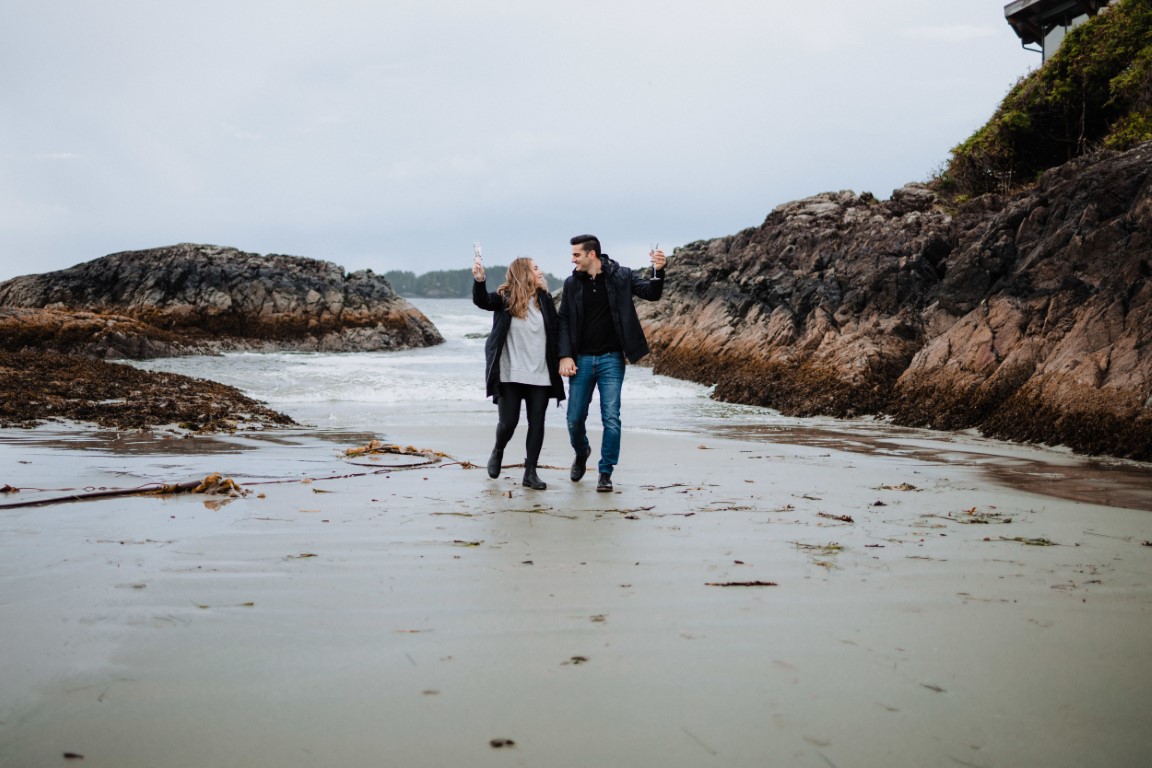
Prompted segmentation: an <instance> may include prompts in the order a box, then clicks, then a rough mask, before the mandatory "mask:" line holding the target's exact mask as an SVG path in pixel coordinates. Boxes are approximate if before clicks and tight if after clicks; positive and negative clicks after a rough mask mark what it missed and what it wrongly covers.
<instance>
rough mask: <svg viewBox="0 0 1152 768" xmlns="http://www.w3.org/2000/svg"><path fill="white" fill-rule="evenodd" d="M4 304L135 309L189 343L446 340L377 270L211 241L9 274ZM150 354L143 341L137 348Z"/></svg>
mask: <svg viewBox="0 0 1152 768" xmlns="http://www.w3.org/2000/svg"><path fill="white" fill-rule="evenodd" d="M0 306H9V307H24V308H45V309H52V310H57V311H61V312H88V313H95V314H98V315H114V316H117V317H118V318H120V319H123V318H127V319H130V320H134V321H136V322H138V323H142V324H144V325H146V326H149V327H150V328H155V329H159V330H160V331H163V332H166V333H169V334H172V336H173V337H174V338H176V339H178V340H179V343H180V344H182V345H183V346H184V347H186V348H187V350H188V351H204V350H205V349H209V350H229V349H249V350H260V351H274V350H301V351H322V352H366V351H376V350H400V349H408V348H412V347H424V346H430V345H433V344H438V343H441V342H442V341H443V338H442V337H441V336H440V333H439V332H438V331H437V330H436V328H435V326H433V325H432V323H431V322H429V321H428V319H427V318H426V317H424V315H423V314H422V313H420V311H419V310H417V309H416V308H415V307H413V306H412V305H411V304H410V303H409V302H408V301H406V300H405V299H403V298H401V297H399V296H398V295H396V294H395V293H394V292H393V291H392V288H391V286H389V285H388V283H387V281H386V280H384V279H383V278H382V277H379V276H377V275H374V274H373V273H372V272H371V271H368V270H364V271H360V272H353V273H351V274H347V275H346V274H344V271H343V269H342V268H341V267H339V266H337V265H335V264H332V263H331V262H325V261H319V260H316V259H306V258H301V257H298V256H281V255H268V256H260V255H256V254H251V253H244V252H241V251H238V250H236V249H234V248H221V247H217V246H210V245H194V244H182V245H176V246H172V247H168V248H156V249H151V250H145V251H127V252H124V253H114V254H112V255H110V256H104V257H103V258H99V259H95V260H93V261H89V262H86V263H84V264H79V265H77V266H75V267H72V268H70V269H65V270H61V271H58V272H50V273H47V274H41V275H27V276H24V277H18V278H15V279H12V280H9V281H7V282H5V283H0ZM122 346H123V345H122ZM128 346H129V347H130V346H131V345H130V344H129V345H128ZM150 354H151V352H150V347H149V345H147V344H142V345H141V354H136V355H132V356H133V357H137V356H149V355H150Z"/></svg>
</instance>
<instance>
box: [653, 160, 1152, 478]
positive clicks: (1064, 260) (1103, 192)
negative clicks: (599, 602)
mask: <svg viewBox="0 0 1152 768" xmlns="http://www.w3.org/2000/svg"><path fill="white" fill-rule="evenodd" d="M1150 264H1152V144H1144V145H1141V146H1138V147H1136V148H1135V149H1133V150H1130V151H1128V152H1125V153H1111V152H1105V153H1100V154H1098V155H1095V156H1092V157H1087V158H1082V159H1080V160H1077V161H1074V162H1072V163H1069V164H1067V165H1065V166H1062V167H1060V168H1057V169H1053V170H1052V171H1049V172H1048V173H1046V174H1045V175H1044V176H1043V177H1042V178H1041V179H1040V181H1039V183H1038V184H1036V185H1035V186H1034V187H1032V188H1030V189H1028V190H1025V191H1023V192H1021V193H1019V194H1018V195H1015V196H1013V197H1011V198H1007V199H1005V198H999V197H995V196H986V197H983V198H979V199H977V200H975V201H973V202H971V203H969V204H967V205H966V206H963V207H961V208H960V209H959V210H952V211H948V210H945V209H944V207H943V206H942V205H941V204H940V203H939V201H937V200H936V197H935V195H934V194H933V192H932V190H930V189H929V188H928V187H926V186H924V185H910V186H907V187H905V188H903V189H899V190H896V191H895V192H894V193H893V195H892V199H891V200H889V201H886V202H877V201H876V200H875V199H873V198H872V197H871V196H870V195H867V194H865V195H863V196H857V195H855V194H853V193H851V192H841V193H838V194H834V193H827V194H822V195H817V196H815V197H811V198H808V199H806V200H800V201H797V202H793V203H788V204H786V205H782V206H780V207H779V208H777V209H776V210H775V211H773V212H772V213H771V214H770V215H769V216H768V218H767V220H766V221H765V222H764V224H763V225H762V226H760V227H758V228H755V229H749V230H745V231H744V232H741V233H740V234H738V235H735V236H731V237H725V238H720V239H716V240H711V241H707V242H697V243H692V244H690V245H687V246H685V247H683V248H681V249H678V250H677V251H676V253H675V255H674V257H673V259H672V261H671V265H670V269H669V272H668V286H667V289H666V291H665V297H664V299H663V300H662V301H661V302H658V303H655V304H650V303H643V302H642V303H641V308H642V309H641V311H642V312H643V313H644V315H645V316H646V325H647V327H648V329H649V336H650V340H651V341H652V346H653V351H654V354H653V361H654V367H655V370H656V371H657V372H658V373H664V374H668V375H672V376H679V377H683V378H688V379H692V380H695V381H699V382H703V383H707V384H716V397H718V398H720V399H724V400H730V401H734V402H742V403H750V404H755V405H763V406H768V407H772V408H776V409H779V410H780V411H782V412H784V413H787V414H793V415H812V414H817V413H821V414H829V415H834V416H841V417H847V416H857V415H862V414H888V415H891V416H892V417H893V418H894V419H895V420H896V421H897V422H899V423H902V424H908V425H914V426H929V427H935V428H940V429H965V428H971V427H976V428H979V429H980V430H981V431H982V432H984V433H985V434H988V435H991V436H996V437H1001V438H1006V439H1011V440H1021V441H1031V442H1044V443H1049V444H1063V445H1068V446H1070V447H1072V448H1074V449H1076V450H1079V451H1083V452H1089V453H1104V454H1112V455H1118V456H1129V457H1133V458H1140V459H1145V460H1147V459H1152V343H1150V342H1152V281H1150V280H1149V277H1150V276H1152V266H1150Z"/></svg>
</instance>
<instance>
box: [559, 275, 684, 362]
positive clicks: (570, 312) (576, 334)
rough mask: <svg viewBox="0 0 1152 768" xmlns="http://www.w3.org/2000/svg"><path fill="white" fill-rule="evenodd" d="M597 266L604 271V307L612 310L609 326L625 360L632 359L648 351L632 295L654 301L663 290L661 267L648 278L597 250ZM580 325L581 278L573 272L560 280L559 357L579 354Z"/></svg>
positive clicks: (582, 321) (582, 288) (634, 360)
mask: <svg viewBox="0 0 1152 768" xmlns="http://www.w3.org/2000/svg"><path fill="white" fill-rule="evenodd" d="M600 263H601V265H602V266H601V267H600V269H601V270H602V271H603V273H604V284H605V285H606V286H607V288H608V309H609V311H610V312H611V314H612V326H613V327H614V328H615V329H616V338H617V339H618V340H619V341H620V347H621V348H622V349H623V350H624V356H625V357H626V358H628V362H630V363H635V362H637V361H638V360H640V358H642V357H644V355H646V354H648V340H647V339H645V338H644V329H643V328H641V327H640V318H638V317H637V316H636V306H635V305H634V304H633V303H632V297H633V296H639V297H640V298H642V299H647V300H648V301H656V300H657V299H659V298H660V296H661V294H663V293H664V280H663V277H664V271H663V270H660V271H659V272H657V273H656V278H654V279H652V280H648V279H646V278H643V277H641V276H640V275H638V274H636V273H635V272H633V271H632V270H631V269H629V268H628V267H623V266H620V265H619V264H617V263H616V262H615V261H613V260H612V259H611V258H609V257H608V254H606V253H603V254H600ZM583 326H584V280H583V278H582V277H580V276H578V275H577V274H576V273H575V272H573V273H572V274H571V275H569V276H568V278H567V279H566V280H565V281H564V289H563V293H562V294H561V299H560V357H561V358H565V357H571V358H575V357H576V356H577V355H579V354H580V332H581V329H582V328H583Z"/></svg>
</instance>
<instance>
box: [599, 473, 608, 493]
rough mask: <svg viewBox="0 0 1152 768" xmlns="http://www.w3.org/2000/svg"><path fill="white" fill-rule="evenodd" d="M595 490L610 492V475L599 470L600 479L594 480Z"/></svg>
mask: <svg viewBox="0 0 1152 768" xmlns="http://www.w3.org/2000/svg"><path fill="white" fill-rule="evenodd" d="M596 490H597V491H599V492H600V493H612V475H609V474H607V473H605V472H601V473H600V479H599V480H598V481H597V482H596Z"/></svg>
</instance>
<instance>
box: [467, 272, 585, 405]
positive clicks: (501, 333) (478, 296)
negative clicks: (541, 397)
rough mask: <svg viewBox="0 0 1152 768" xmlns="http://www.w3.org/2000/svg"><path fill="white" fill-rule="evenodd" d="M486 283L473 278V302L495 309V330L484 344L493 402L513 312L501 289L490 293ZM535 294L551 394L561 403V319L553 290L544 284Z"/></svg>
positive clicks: (497, 397) (497, 396)
mask: <svg viewBox="0 0 1152 768" xmlns="http://www.w3.org/2000/svg"><path fill="white" fill-rule="evenodd" d="M486 287H487V283H482V282H480V281H478V280H477V281H473V283H472V303H473V304H475V305H476V306H478V307H480V309H486V310H488V311H489V312H492V313H493V315H492V332H491V333H489V334H488V341H487V342H486V343H485V344H484V382H485V386H486V388H485V392H486V393H487V395H488V397H491V398H492V402H494V403H495V402H499V400H500V355H502V354H503V353H504V343H505V342H506V341H507V340H508V329H509V328H510V327H511V326H512V315H511V314H510V313H509V312H508V306H507V304H506V303H505V301H504V297H503V296H501V295H500V294H498V293H488V291H487V290H485V288H486ZM536 298H537V299H539V300H540V314H541V315H543V317H544V335H545V339H546V347H545V350H546V351H545V354H544V359H545V362H546V363H547V365H548V377H549V378H550V379H551V380H552V383H551V384H550V385H549V387H548V397H550V398H552V397H554V398H556V402H557V403H559V402H560V401H561V400H563V399H564V381H563V380H562V379H561V378H560V355H559V353H558V349H559V342H558V329H559V320H558V319H557V316H556V302H555V300H554V299H553V298H552V294H550V293H548V291H546V290H544V289H543V288H541V289H539V290H537V291H536Z"/></svg>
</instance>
